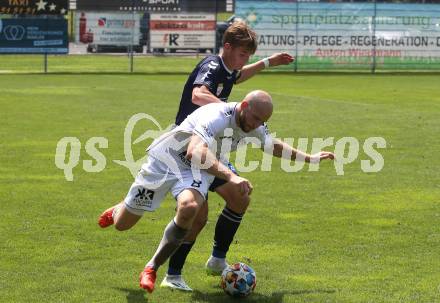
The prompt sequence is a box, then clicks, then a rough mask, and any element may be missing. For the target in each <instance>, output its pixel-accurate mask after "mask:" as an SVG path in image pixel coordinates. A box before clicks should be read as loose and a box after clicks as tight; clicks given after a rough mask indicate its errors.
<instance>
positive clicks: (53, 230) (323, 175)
mask: <svg viewBox="0 0 440 303" xmlns="http://www.w3.org/2000/svg"><path fill="white" fill-rule="evenodd" d="M11 58H15V59H14V61H11V60H12V59H11ZM21 58H22V59H21ZM28 58H29V57H2V58H0V62H2V63H1V65H2V66H3V68H2V69H4V70H16V69H17V70H20V69H21V71H20V72H25V71H26V68H25V67H23V64H22V63H23V62H26V60H29V59H28ZM40 58H41V57H40ZM20 60H23V61H20ZM38 60H40V59H38ZM72 60H79V59H73V58H72ZM196 61H197V59H178V60H174V59H168V58H149V59H148V60H146V61H145V62H142V64H139V65H138V66H137V67H136V69H137V70H138V71H139V70H141V71H144V72H145V73H144V74H134V75H130V74H124V73H118V72H116V73H106V74H100V73H99V72H98V73H93V72H94V71H99V68H100V67H101V66H102V67H114V66H117V64H118V63H113V61H111V59H109V58H107V57H99V58H98V59H96V62H94V60H89V61H88V63H87V64H88V65H87V71H91V72H92V73H83V74H77V73H71V74H69V73H67V74H48V75H43V74H27V73H22V74H20V73H18V74H17V73H15V74H11V73H4V74H1V75H0V109H1V110H0V116H1V127H0V139H1V140H0V151H1V152H0V163H1V165H0V201H1V211H0V252H1V253H0V301H1V302H105V303H110V302H130V303H132V302H163V303H165V302H167V303H168V302H203V303H205V302H237V301H238V300H232V299H229V298H228V297H227V296H226V295H225V294H224V293H223V292H222V290H221V289H220V288H219V286H218V284H219V279H218V278H215V277H210V276H207V275H206V274H205V271H204V263H205V261H206V259H207V258H208V256H209V254H210V251H211V246H212V236H213V232H214V226H215V222H216V218H217V215H218V214H219V212H220V211H221V209H222V206H223V203H222V201H221V200H220V199H219V197H218V196H216V195H215V194H211V195H210V201H209V209H210V214H209V222H208V224H207V226H206V228H205V229H204V231H203V232H202V234H201V235H200V236H199V238H198V241H197V242H196V244H195V246H194V249H193V251H192V253H191V254H190V255H189V257H188V260H187V263H186V266H185V268H184V275H185V278H186V280H187V282H188V283H189V285H190V286H191V287H193V288H194V292H192V293H181V292H176V291H170V290H167V289H161V288H157V289H156V291H155V292H154V293H153V294H152V295H147V294H146V293H144V291H143V290H141V289H139V286H138V275H139V272H140V271H141V269H142V268H143V266H144V265H145V262H146V261H147V260H148V259H149V258H150V257H151V256H152V254H153V253H154V250H155V249H156V246H157V244H158V242H159V240H160V238H161V236H162V230H163V228H164V226H165V225H166V224H167V222H168V221H169V220H170V219H171V217H172V216H173V214H174V207H175V203H174V201H173V200H172V199H171V198H170V197H169V196H168V198H167V199H166V200H165V201H164V202H163V203H162V206H161V208H160V209H159V210H158V211H156V212H154V213H151V214H145V216H144V218H143V219H142V220H141V221H140V222H139V223H138V225H136V226H135V227H134V228H133V229H132V230H130V231H126V232H117V231H116V230H114V229H111V228H110V229H108V230H101V229H99V228H98V225H97V217H98V215H99V214H100V212H101V211H102V210H103V209H105V208H107V207H109V206H111V205H112V204H114V203H115V202H117V201H119V200H121V199H122V198H123V197H124V196H125V194H126V193H127V191H128V188H129V186H130V184H131V182H132V181H133V178H132V176H131V174H130V172H129V171H128V170H127V169H126V168H124V167H122V166H120V165H117V164H116V163H115V162H113V160H123V159H124V146H123V140H124V128H125V125H126V124H127V121H128V120H129V118H130V117H131V116H132V115H134V114H136V113H141V112H143V113H148V114H150V115H152V116H154V117H155V118H156V119H157V120H158V122H159V123H160V124H161V125H162V126H163V127H165V126H167V125H169V124H170V123H171V122H173V119H174V115H175V113H176V111H177V107H178V102H179V99H180V94H181V90H182V88H183V85H184V81H185V80H186V75H185V73H188V72H189V71H190V70H191V68H192V66H193V65H194V64H195V62H196ZM20 64H22V65H20ZM94 64H95V65H94ZM124 64H126V63H121V70H123V71H125V70H124V69H125V67H126V66H125V65H124ZM18 65H20V66H21V67H17V66H18ZM66 66H67V65H66ZM173 66H174V67H175V68H176V69H178V70H179V71H181V73H178V74H172V73H169V72H170V71H172V70H173ZM16 67H17V68H16ZM39 68H40V67H39ZM0 69H1V68H0ZM80 69H81V68H78V70H80ZM49 70H50V71H58V72H61V71H63V70H62V67H61V66H53V65H52V66H50V67H49ZM78 70H76V69H75V67H74V66H73V65H69V66H68V71H69V72H75V71H78ZM157 71H165V73H162V74H161V73H158V74H156V73H155V72H157ZM439 83H440V82H439V76H438V75H429V74H425V75H423V74H418V75H414V74H407V75H390V74H388V75H387V74H380V75H367V74H359V75H355V74H286V73H283V74H277V73H263V74H260V75H258V76H256V77H255V78H253V79H251V80H249V81H248V82H246V83H244V84H240V85H238V86H236V87H235V88H234V90H233V94H232V96H231V98H230V100H231V101H232V100H240V98H242V97H243V96H244V95H245V94H246V93H247V92H248V91H250V90H253V89H264V90H267V91H268V92H270V93H271V94H272V96H273V99H274V103H275V111H274V114H273V116H272V119H271V121H270V124H269V126H270V129H271V131H273V132H276V134H277V137H278V138H295V141H294V146H296V143H297V139H298V138H309V139H310V140H311V139H312V138H328V137H334V138H335V142H336V140H338V139H340V138H342V137H355V138H357V140H358V141H359V143H360V150H361V151H360V153H359V156H358V157H357V159H356V160H355V161H354V162H352V163H350V164H347V165H346V166H345V167H344V171H345V174H344V175H343V176H338V175H337V174H336V171H335V168H334V166H333V164H332V163H331V162H325V163H323V164H322V165H321V167H320V170H319V172H309V171H308V169H307V168H308V166H307V165H306V166H305V168H304V169H302V170H301V171H299V172H296V173H287V172H285V171H283V170H281V169H280V161H279V160H274V161H273V163H272V171H270V172H263V171H261V170H259V169H258V170H257V171H254V172H251V173H243V174H242V175H243V176H244V177H246V178H249V179H250V180H251V181H252V183H253V184H254V187H255V188H254V193H253V195H252V202H251V206H250V208H249V210H248V212H247V214H246V215H245V217H244V220H243V223H242V225H241V227H240V229H239V232H238V234H237V236H236V239H235V241H234V243H233V245H232V246H231V250H230V253H229V254H228V260H229V262H238V261H243V262H246V263H248V264H250V265H251V266H252V267H253V268H254V269H255V271H256V273H257V287H256V290H255V293H254V294H252V295H251V296H250V297H249V298H247V299H246V300H245V301H246V302H270V303H280V302H284V303H286V302H439V301H440V271H439V268H440V258H439V255H440V206H439V200H440V187H439V184H440V172H439V168H440V160H439V151H440V141H439V134H440V93H439V92H440V91H439ZM151 127H152V125H151V124H148V123H147V122H142V123H139V124H138V125H137V126H136V128H135V133H134V134H133V138H137V136H139V135H140V134H142V133H143V131H144V130H145V129H147V128H151ZM63 137H77V138H78V139H79V140H80V142H81V145H82V146H81V154H80V161H79V163H78V165H77V166H76V167H75V168H74V169H73V176H74V180H73V182H68V181H66V179H65V178H64V174H63V171H62V170H60V169H58V168H57V167H56V166H55V150H56V146H57V142H58V141H59V140H60V139H61V138H63ZM91 137H105V138H107V139H108V148H105V149H100V151H101V152H102V154H103V155H104V156H105V158H106V161H107V162H106V167H105V169H104V170H102V171H100V172H97V173H89V172H86V171H84V169H83V161H84V160H93V158H91V157H90V156H89V155H88V154H87V153H86V151H85V144H86V142H87V140H89V139H90V138H91ZM369 137H383V138H385V140H386V142H387V147H386V148H385V149H378V151H379V152H380V153H381V154H382V156H383V158H384V161H385V162H384V163H385V164H384V167H383V169H382V170H381V171H380V172H378V173H364V172H363V171H362V170H361V160H368V159H369V157H368V156H367V155H366V154H365V153H364V152H363V151H362V144H363V142H364V141H365V139H367V138H369ZM147 144H148V142H146V141H145V142H142V143H139V144H136V145H134V146H133V152H134V157H135V159H139V158H140V157H142V156H143V155H144V149H145V147H146V145H147ZM310 146H311V144H310V142H309V146H308V147H309V149H310ZM328 149H330V150H333V149H334V146H331V147H329V148H328ZM261 157H262V154H261V153H259V152H257V151H255V150H252V151H251V152H250V153H249V159H250V160H261ZM94 163H95V162H94ZM165 271H166V266H164V267H162V268H161V269H160V271H159V275H158V284H159V283H160V281H161V279H162V278H163V276H164V274H165Z"/></svg>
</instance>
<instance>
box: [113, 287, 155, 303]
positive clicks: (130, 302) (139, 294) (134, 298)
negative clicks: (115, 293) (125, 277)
mask: <svg viewBox="0 0 440 303" xmlns="http://www.w3.org/2000/svg"><path fill="white" fill-rule="evenodd" d="M115 289H116V290H119V291H121V292H123V293H125V294H126V297H127V303H137V302H143V303H145V302H148V298H145V294H146V292H145V290H143V289H130V288H119V287H117V288H115Z"/></svg>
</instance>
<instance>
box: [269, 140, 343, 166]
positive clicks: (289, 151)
mask: <svg viewBox="0 0 440 303" xmlns="http://www.w3.org/2000/svg"><path fill="white" fill-rule="evenodd" d="M273 145H274V148H273V155H274V156H275V157H278V158H285V159H288V160H291V161H295V160H301V161H305V162H308V163H319V162H321V161H322V160H325V159H330V160H334V159H335V155H334V154H333V153H332V152H328V151H321V152H319V153H316V154H313V155H310V154H307V153H305V152H303V151H300V150H298V149H296V148H293V147H292V146H290V145H288V144H287V143H284V142H283V141H280V140H277V139H273Z"/></svg>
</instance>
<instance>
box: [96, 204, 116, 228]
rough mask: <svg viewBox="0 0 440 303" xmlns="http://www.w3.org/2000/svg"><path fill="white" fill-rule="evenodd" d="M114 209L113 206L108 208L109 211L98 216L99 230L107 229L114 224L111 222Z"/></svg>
mask: <svg viewBox="0 0 440 303" xmlns="http://www.w3.org/2000/svg"><path fill="white" fill-rule="evenodd" d="M114 209H115V206H113V207H110V208H109V209H107V210H106V211H104V212H103V213H102V214H101V215H100V216H99V220H98V224H99V226H101V228H106V227H109V226H110V225H113V223H115V222H114V221H113V210H114Z"/></svg>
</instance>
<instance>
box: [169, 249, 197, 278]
mask: <svg viewBox="0 0 440 303" xmlns="http://www.w3.org/2000/svg"><path fill="white" fill-rule="evenodd" d="M194 243H195V242H183V243H182V245H180V247H179V248H178V249H177V250H176V251H175V252H174V254H173V255H172V256H171V257H170V262H169V264H168V274H169V275H180V274H182V268H183V265H184V264H185V260H186V257H187V256H188V254H189V252H190V251H191V248H192V247H193V245H194Z"/></svg>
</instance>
